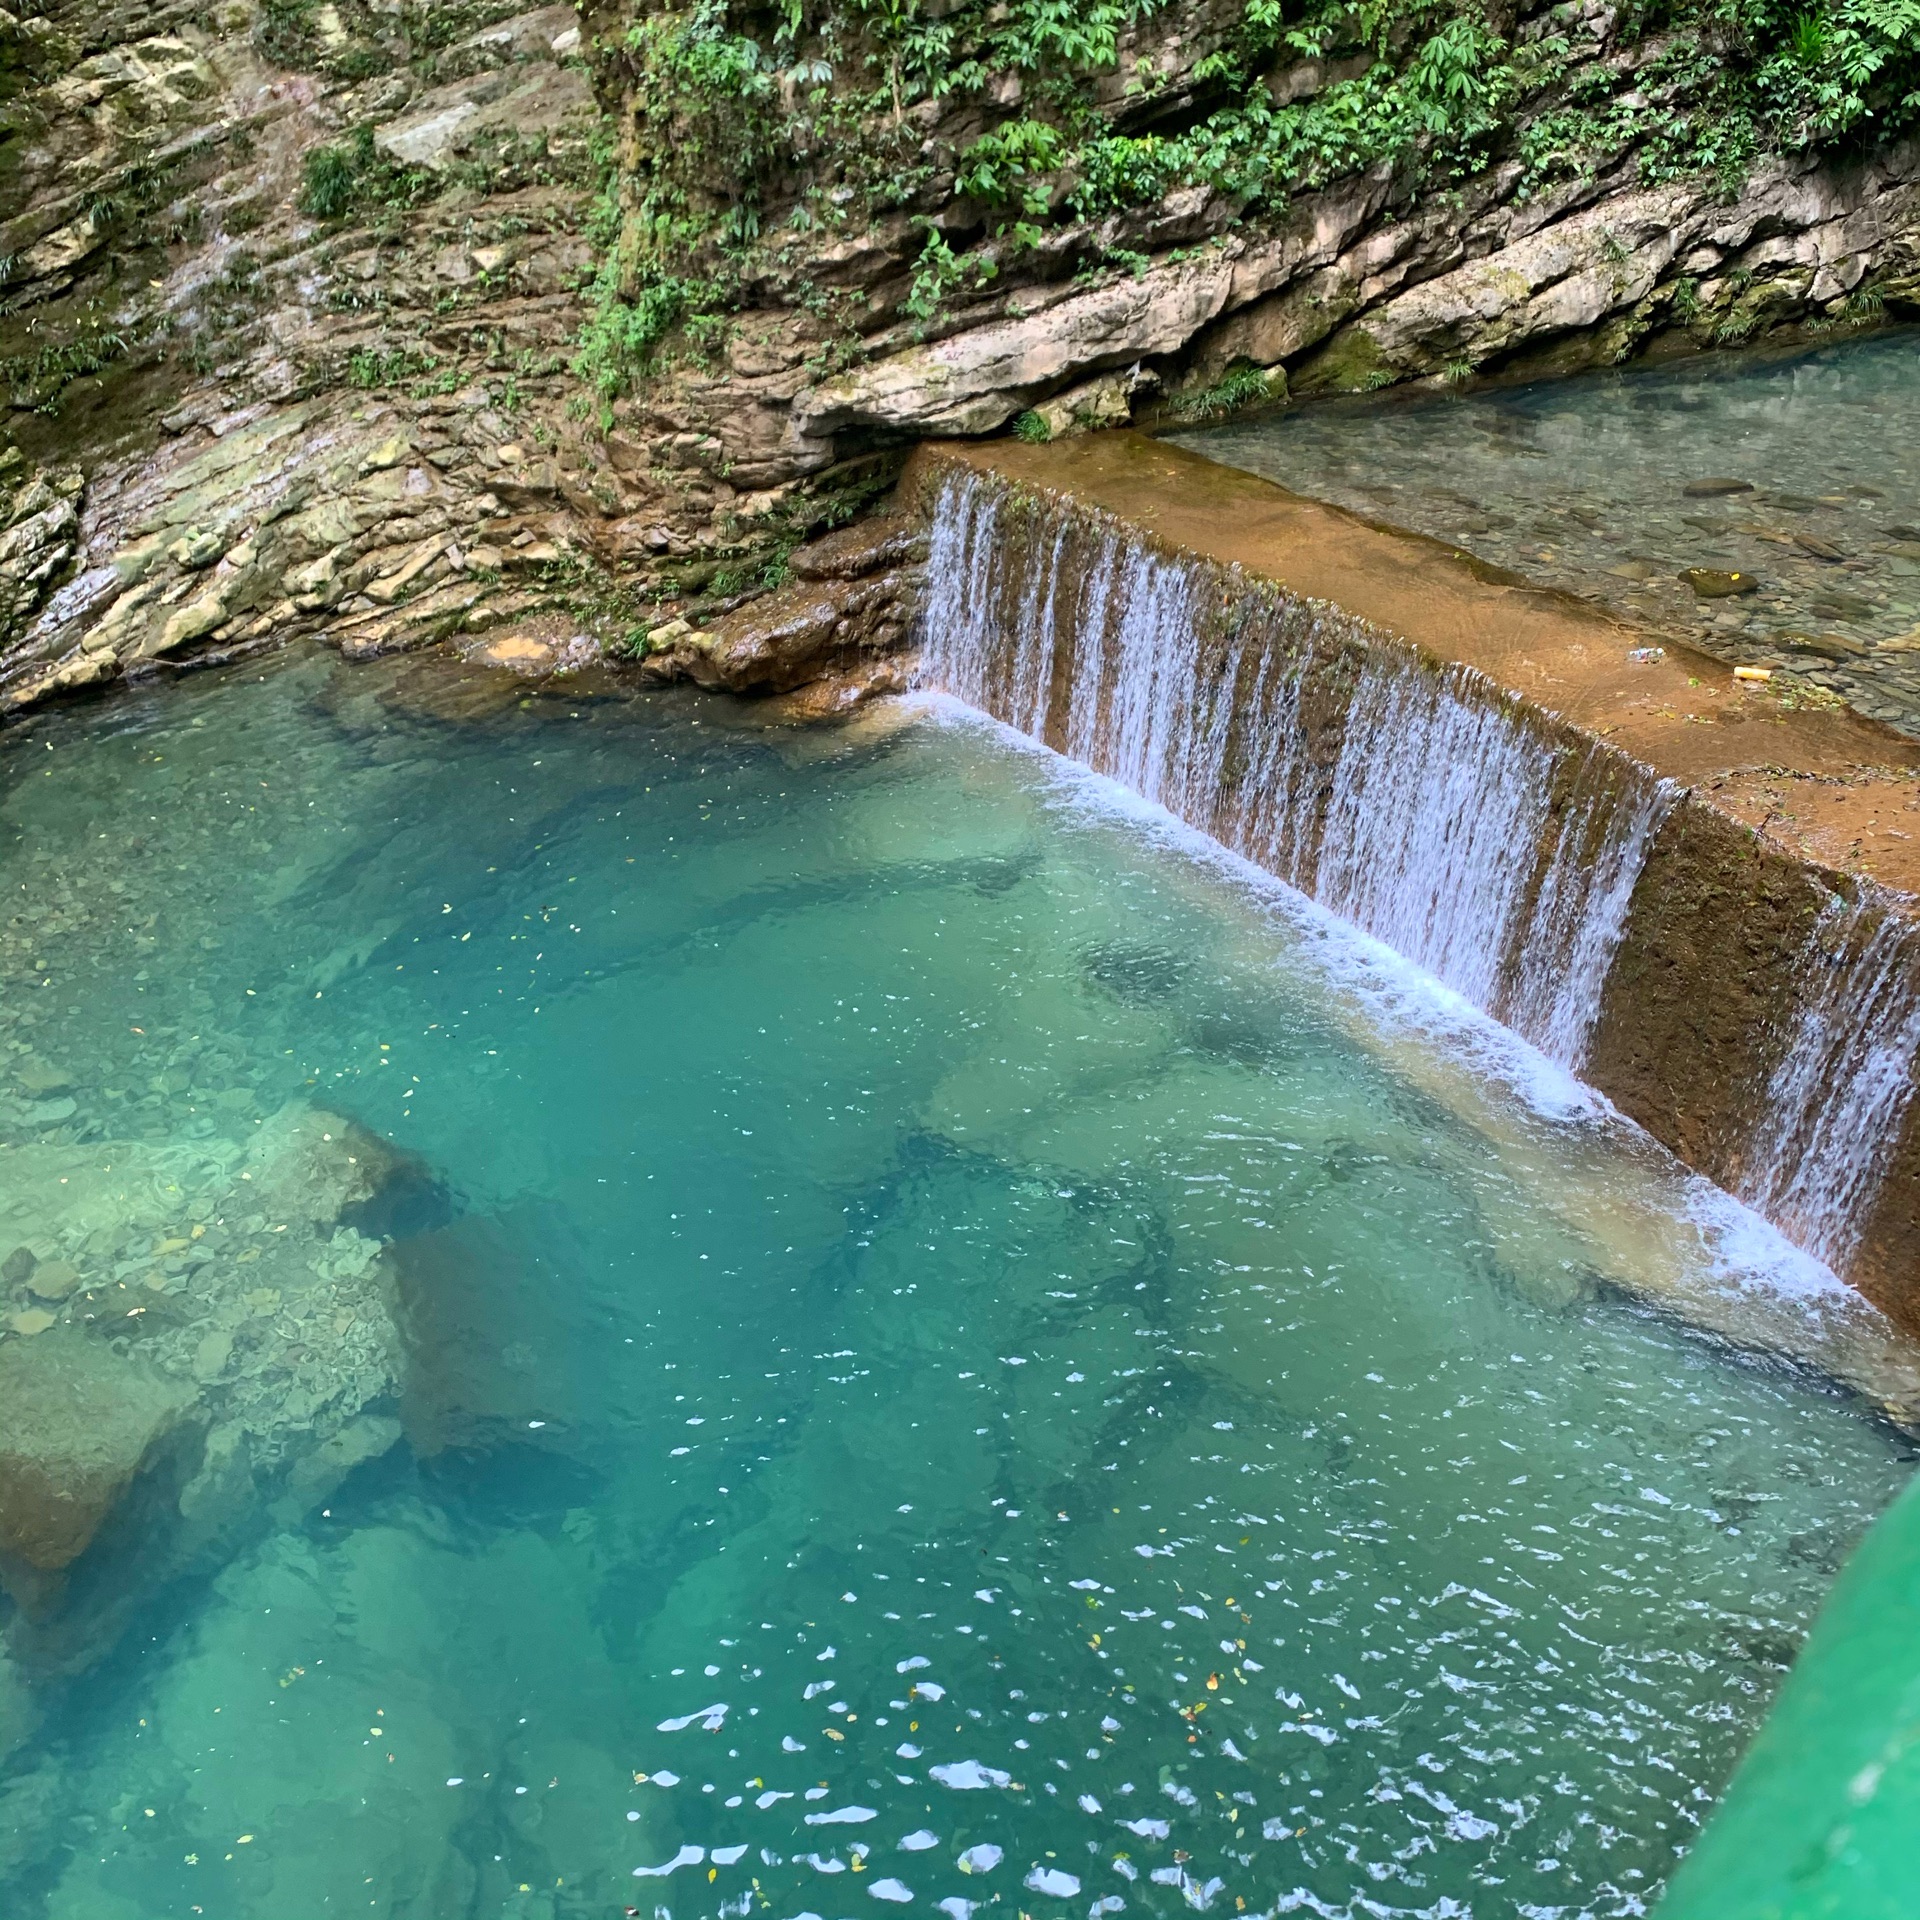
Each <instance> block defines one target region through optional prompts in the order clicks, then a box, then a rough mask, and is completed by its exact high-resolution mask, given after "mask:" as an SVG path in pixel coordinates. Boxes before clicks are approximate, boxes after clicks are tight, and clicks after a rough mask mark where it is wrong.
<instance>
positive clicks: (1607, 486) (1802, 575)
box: [1172, 327, 1920, 734]
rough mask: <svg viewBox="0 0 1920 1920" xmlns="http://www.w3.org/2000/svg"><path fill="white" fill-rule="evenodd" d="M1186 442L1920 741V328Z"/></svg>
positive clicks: (1379, 401) (1314, 414) (1346, 405)
mask: <svg viewBox="0 0 1920 1920" xmlns="http://www.w3.org/2000/svg"><path fill="white" fill-rule="evenodd" d="M1172 438H1173V439H1175V440H1176V441H1178V442H1179V443H1180V444H1181V445H1184V446H1187V447H1191V448H1193V449H1194V450H1195V451H1196V452H1199V453H1204V454H1205V455H1206V456H1207V457H1208V458H1209V459H1212V460H1219V461H1224V462H1226V463H1228V464H1229V465H1233V466H1241V467H1245V468H1247V469H1248V470H1249V471H1251V472H1254V473H1258V474H1262V475H1264V476H1265V477H1266V478H1267V479H1269V480H1277V481H1278V482H1279V483H1280V484H1281V485H1282V486H1286V487H1291V488H1292V489H1293V490H1294V491H1296V492H1298V493H1304V494H1310V495H1312V496H1313V497H1314V498H1316V499H1321V500H1331V501H1333V502H1335V503H1336V504H1338V505H1340V506H1343V507H1347V508H1349V509H1351V510H1352V511H1354V512H1357V513H1362V514H1365V515H1367V516H1368V517H1369V518H1371V519H1374V520H1382V521H1387V522H1391V523H1392V524H1393V525H1395V526H1401V527H1408V528H1411V529H1412V530H1413V531H1414V532H1416V533H1423V534H1427V535H1429V536H1430V537H1432V538H1433V539H1436V540H1444V541H1447V542H1449V543H1451V544H1453V545H1454V546H1457V547H1459V548H1461V549H1463V550H1464V551H1466V552H1468V553H1471V554H1474V555H1475V556H1477V557H1478V558H1480V559H1482V560H1486V561H1490V562H1492V563H1493V564H1494V565H1496V566H1501V567H1509V568H1511V569H1513V570H1514V571H1515V572H1516V573H1520V574H1523V575H1525V576H1526V577H1527V578H1529V579H1532V580H1539V581H1543V582H1545V583H1546V584H1548V585H1551V586H1556V587H1560V588H1564V589H1566V590H1567V591H1569V592H1572V593H1576V594H1579V595H1581V596H1582V597H1583V598H1587V599H1591V600H1595V601H1598V602H1599V603H1600V604H1601V605H1602V606H1604V607H1606V608H1607V609H1608V610H1609V611H1610V612H1612V613H1614V614H1616V615H1617V616H1618V617H1619V618H1621V619H1623V620H1626V621H1629V622H1631V623H1633V624H1634V625H1636V626H1639V627H1642V628H1645V629H1646V630H1647V633H1646V637H1647V638H1648V639H1649V640H1653V641H1658V640H1660V639H1661V638H1662V637H1669V636H1670V637H1672V638H1675V639H1684V640H1690V641H1692V642H1694V643H1695V644H1697V645H1700V646H1702V647H1705V648H1706V649H1707V650H1708V651H1710V652H1712V653H1715V654H1717V655H1719V656H1720V657H1721V658H1723V659H1726V660H1729V661H1733V662H1736V663H1751V664H1758V665H1766V666H1771V667H1773V668H1774V669H1775V670H1776V671H1778V672H1780V673H1783V674H1791V675H1793V676H1795V677H1796V678H1798V679H1802V680H1804V681H1805V682H1807V683H1808V684H1810V685H1812V686H1815V687H1819V688H1824V689H1826V690H1827V691H1828V692H1829V693H1830V694H1832V695H1835V696H1839V697H1843V698H1845V699H1846V700H1848V701H1849V702H1851V703H1852V704H1853V705H1854V706H1856V707H1858V708H1859V710H1860V711H1861V712H1863V713H1867V714H1870V715H1872V716H1873V717H1874V718H1876V719H1880V720H1885V721H1887V722H1889V723H1890V724H1892V725H1894V726H1898V727H1900V728H1901V729H1903V730H1904V731H1905V732H1907V733H1909V734H1920V328H1914V327H1895V328H1890V329H1888V330H1887V331H1885V332H1883V333H1876V334H1872V335H1869V336H1866V337H1852V338H1849V337H1846V336H1842V337H1840V338H1838V339H1835V340H1833V341H1830V342H1828V343H1827V344H1825V345H1822V346H1818V347H1815V348H1812V349H1809V348H1807V347H1805V346H1800V347H1797V348H1793V349H1786V350H1782V349H1771V350H1768V349H1762V350H1756V351H1753V352H1747V353H1714V354H1702V355H1696V356H1694V357H1692V358H1689V359H1684V360H1679V361H1674V362H1671V363H1669V364H1666V365H1655V366H1647V365H1644V364H1641V365H1633V366H1628V367H1624V368H1621V369H1619V370H1617V371H1611V372H1607V373H1594V374H1583V375H1581V376H1579V377H1577V378H1573V379H1566V380H1543V381H1539V382H1536V383H1532V384H1529V385H1524V386H1512V387H1500V386H1493V387H1486V388H1482V389H1479V390H1476V391H1470V392H1467V393H1463V394H1458V395H1432V394H1426V395H1419V396H1410V395H1405V394H1398V393H1396V394H1392V395H1380V396H1377V397H1373V398H1360V399H1353V400H1341V401H1332V402H1325V403H1321V404H1318V405H1314V406H1307V407H1300V408H1296V409H1294V410H1293V411H1291V412H1287V413H1283V414H1272V415H1267V416H1263V417H1256V418H1252V419H1249V420H1246V421H1243V422H1237V423H1232V424H1228V425H1225V426H1220V427H1214V428H1209V429H1205V430H1202V431H1197V432H1185V433H1179V434H1175V435H1173V436H1172ZM1693 570H1698V574H1697V577H1698V578H1699V579H1700V580H1701V582H1702V587H1703V589H1704V590H1698V589H1696V588H1695V586H1693V585H1691V584H1689V580H1688V578H1687V576H1688V574H1689V573H1690V572H1691V571H1693ZM1729 574H1733V575H1742V576H1744V577H1745V579H1746V580H1747V581H1749V582H1750V583H1751V588H1750V590H1749V591H1744V592H1739V591H1727V590H1723V587H1722V584H1721V583H1722V581H1723V580H1724V579H1725V577H1726V576H1728V575H1729Z"/></svg>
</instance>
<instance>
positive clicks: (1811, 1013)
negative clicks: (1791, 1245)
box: [1741, 889, 1920, 1270]
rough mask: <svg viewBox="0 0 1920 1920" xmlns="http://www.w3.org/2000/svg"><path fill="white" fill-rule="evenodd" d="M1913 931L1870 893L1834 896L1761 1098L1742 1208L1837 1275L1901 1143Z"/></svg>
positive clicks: (1914, 1046) (1909, 1084)
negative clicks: (1781, 1049)
mask: <svg viewBox="0 0 1920 1920" xmlns="http://www.w3.org/2000/svg"><path fill="white" fill-rule="evenodd" d="M1915 946H1916V942H1915V939H1914V936H1913V932H1912V929H1911V928H1910V927H1909V926H1908V925H1907V924H1906V923H1905V922H1904V921H1903V920H1902V919H1901V918H1900V917H1899V916H1898V915H1897V914H1894V913H1891V912H1889V911H1888V910H1887V904H1886V902H1885V901H1883V900H1881V899H1880V898H1878V897H1877V896H1876V895H1875V894H1874V892H1873V891H1872V890H1871V889H1868V890H1867V891H1866V892H1865V893H1864V894H1863V896H1862V898H1860V899H1859V900H1846V899H1842V898H1838V897H1836V898H1835V899H1833V900H1832V901H1830V902H1829V903H1828V905H1827V907H1826V908H1825V909H1824V910H1823V912H1822V913H1821V915H1820V917H1819V920H1818V921H1817V923H1816V924H1815V926H1814V929H1813V933H1812V935H1811V937H1810V938H1809V939H1808V942H1807V945H1806V948H1805V950H1804V952H1803V953H1802V955H1801V964H1800V967H1799V969H1798V972H1799V976H1800V977H1801V978H1802V979H1803V980H1806V981H1808V982H1810V983H1811V984H1810V990H1809V991H1808V992H1807V994H1806V995H1805V997H1804V999H1803V1000H1802V1002H1801V1005H1800V1008H1799V1010H1798V1014H1797V1017H1796V1019H1795V1021H1794V1025H1793V1031H1792V1034H1791V1037H1790V1039H1789V1041H1788V1044H1787V1049H1786V1052H1785V1053H1784V1054H1783V1055H1782V1057H1781V1060H1780V1063H1779V1065H1778V1066H1777V1067H1776V1068H1775V1069H1774V1073H1773V1078H1772V1081H1771V1083H1770V1084H1769V1086H1768V1088H1767V1100H1766V1114H1765V1118H1764V1120H1763V1121H1762V1123H1761V1126H1760V1129H1759V1131H1758V1133H1757V1134H1756V1135H1755V1138H1754V1142H1753V1146H1752V1149H1751V1151H1750V1156H1749V1170H1748V1173H1747V1177H1746V1179H1745V1181H1744V1182H1743V1183H1742V1185H1743V1191H1742V1193H1741V1198H1742V1199H1744V1200H1745V1201H1747V1203H1748V1204H1749V1205H1751V1206H1753V1207H1756V1208H1758V1209H1759V1210H1760V1211H1761V1212H1762V1213H1764V1214H1765V1215H1766V1216H1767V1217H1768V1218H1769V1219H1770V1220H1772V1221H1774V1222H1775V1223H1776V1224H1777V1225H1779V1226H1780V1227H1781V1228H1783V1229H1784V1230H1785V1231H1786V1232H1787V1233H1789V1234H1791V1235H1792V1237H1793V1238H1794V1239H1795V1240H1797V1241H1798V1242H1799V1243H1800V1244H1801V1245H1802V1246H1803V1247H1805V1248H1806V1249H1807V1250H1808V1251H1809V1252H1810V1253H1813V1254H1815V1255H1816V1256H1817V1257H1818V1258H1820V1259H1822V1260H1824V1261H1825V1262H1826V1263H1827V1265H1828V1266H1830V1267H1833V1268H1835V1269H1836V1270H1844V1268H1845V1267H1846V1265H1847V1263H1848V1261H1849V1260H1850V1259H1851V1258H1852V1255H1853V1252H1854V1249H1855V1247H1856V1246H1857V1245H1858V1243H1859V1240H1860V1235H1861V1232H1862V1230H1863V1228H1864V1227H1865V1225H1866V1218H1867V1213H1868V1211H1869V1209H1870V1207H1871V1205H1872V1202H1873V1199H1874V1196H1875V1194H1876V1193H1877V1192H1878V1191H1879V1187H1880V1182H1881V1179H1882V1177H1883V1176H1884V1174H1885V1172H1886V1170H1887V1167H1888V1165H1889V1163H1890V1162H1891V1160H1892V1158H1893V1153H1894V1149H1895V1147H1896V1146H1897V1145H1898V1143H1899V1138H1900V1123H1901V1121H1902V1120H1903V1119H1904V1118H1905V1117H1906V1110H1907V1106H1908V1104H1909V1102H1910V1101H1911V1100H1912V1098H1913V1092H1914V1063H1915V1059H1916V1056H1920V958H1917V957H1916V953H1915Z"/></svg>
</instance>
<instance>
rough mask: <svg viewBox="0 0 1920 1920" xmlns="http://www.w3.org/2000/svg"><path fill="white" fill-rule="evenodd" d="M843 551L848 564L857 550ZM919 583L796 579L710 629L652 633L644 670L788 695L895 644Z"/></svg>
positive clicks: (898, 571)
mask: <svg viewBox="0 0 1920 1920" xmlns="http://www.w3.org/2000/svg"><path fill="white" fill-rule="evenodd" d="M822 544H823V545H824V544H825V543H824V542H823V543H822ZM889 544H891V540H890V539H889V540H888V541H886V542H883V543H882V546H883V548H884V547H885V546H886V545H889ZM845 551H846V553H847V555H848V558H847V561H846V564H849V565H851V564H853V560H854V557H855V556H857V555H859V554H860V551H861V550H860V549H859V548H857V547H854V546H852V545H851V543H850V544H849V547H848V548H847V549H846V550H845ZM828 563H829V564H832V557H831V556H829V562H828ZM918 585H919V569H918V568H916V567H911V566H895V567H894V568H893V569H892V570H890V571H888V572H885V573H881V574H878V575H876V576H873V577H869V578H851V579H847V578H824V579H813V580H804V579H803V580H800V581H796V582H795V583H794V584H793V585H792V586H789V587H783V588H780V589H779V590H778V591H776V592H774V593H770V594H768V595H766V596H765V597H764V598H763V599H759V600H755V601H752V602H751V603H749V604H748V605H747V606H745V607H742V608H741V609H740V610H739V611H738V612H736V613H731V614H728V615H726V616H725V617H724V618H722V619H719V620H716V621H715V622H714V623H713V626H712V628H711V629H710V630H708V631H705V632H699V631H695V630H694V629H692V628H687V629H686V630H684V631H682V632H679V633H674V632H673V631H672V630H671V628H656V629H655V631H654V632H653V634H652V635H651V636H650V637H649V649H650V650H649V652H648V654H647V656H646V658H645V660H644V661H643V662H642V663H641V665H642V671H643V672H644V673H645V674H646V675H647V676H648V677H649V678H650V679H656V680H691V681H693V682H694V684H695V685H696V686H702V687H707V688H710V689H713V690H715V691H722V692H727V693H790V692H791V691H792V690H793V689H794V688H796V687H800V686H804V685H806V684H807V682H809V681H812V680H819V679H823V678H826V677H829V676H831V675H836V674H842V673H848V672H852V671H854V670H855V669H856V668H858V667H859V666H860V665H861V663H862V661H863V660H870V659H871V657H872V656H873V655H875V654H883V653H889V652H891V651H892V650H893V649H895V648H897V647H898V646H900V645H901V644H902V643H903V642H904V640H905V639H906V637H907V632H908V628H909V625H910V623H911V618H912V607H913V602H912V596H913V594H914V593H915V591H916V590H917V588H918Z"/></svg>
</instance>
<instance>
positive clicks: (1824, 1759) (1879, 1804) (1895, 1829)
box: [1655, 1479, 1920, 1920]
mask: <svg viewBox="0 0 1920 1920" xmlns="http://www.w3.org/2000/svg"><path fill="white" fill-rule="evenodd" d="M1655 1920H1920V1479H1916V1480H1915V1481H1914V1482H1913V1484H1912V1485H1910V1486H1909V1487H1908V1488H1907V1490H1906V1492H1905V1493H1904V1494H1902V1495H1901V1497H1900V1498H1899V1499H1898V1500H1897V1501H1895V1502H1894V1504H1893V1506H1892V1507H1891V1508H1890V1509H1889V1510H1888V1512H1887V1513H1886V1515H1885V1516H1884V1517H1883V1518H1882V1519H1881V1520H1880V1522H1879V1524H1878V1525H1877V1526H1875V1527H1874V1528H1873V1530H1872V1531H1871V1532H1870V1533H1869V1534H1868V1535H1867V1537H1866V1539H1865V1540H1863V1541H1862V1542H1861V1543H1860V1546H1859V1548H1858V1549H1857V1550H1856V1552H1855V1553H1854V1556H1853V1558H1852V1559H1851V1560H1849V1561H1848V1562H1847V1564H1846V1566H1845V1567H1844V1568H1843V1569H1842V1570H1841V1574H1840V1578H1839V1580H1838V1581H1837V1582H1836V1583H1835V1585H1834V1589H1833V1593H1832V1595H1831V1596H1830V1597H1829V1598H1828V1601H1827V1603H1826V1605H1825V1606H1824V1607H1823V1608H1822V1609H1821V1610H1820V1616H1819V1618H1818V1619H1817V1620H1815V1622H1814V1625H1813V1632H1812V1633H1811V1634H1810V1635H1809V1636H1808V1639H1807V1644H1806V1647H1805V1649H1804V1651H1803V1652H1802V1653H1801V1655H1800V1658H1799V1660H1798V1661H1797V1662H1796V1663H1795V1666H1794V1669H1793V1672H1792V1673H1791V1674H1789V1675H1788V1677H1787V1683H1786V1685H1785V1686H1784V1687H1783V1688H1782V1689H1781V1691H1780V1698H1779V1701H1778V1703H1777V1704H1776V1705H1775V1707H1774V1710H1773V1712H1772V1714H1771V1715H1770V1716H1769V1718H1768V1720H1767V1722H1766V1724H1765V1725H1764V1726H1763V1727H1762V1728H1761V1729H1760V1735H1759V1738H1758V1739H1757V1740H1755V1741H1754V1743H1753V1748H1752V1751H1751V1752H1749V1753H1748V1755H1747V1757H1746V1759H1745V1760H1744V1761H1743V1762H1742V1763H1741V1766H1740V1770H1739V1772H1738V1773H1736V1774H1735V1775H1734V1778H1733V1785H1732V1786H1731V1787H1730V1788H1729V1789H1728V1790H1727V1797H1726V1800H1725V1801H1724V1803H1723V1804H1722V1805H1721V1807H1720V1810H1719V1811H1718V1812H1717V1813H1716V1814H1715V1815H1714V1816H1713V1818H1712V1819H1711V1820H1710V1821H1709V1822H1708V1824H1707V1829H1706V1831H1705V1833H1704V1834H1702V1836H1701V1838H1700V1842H1699V1844H1698V1845H1697V1846H1696V1847H1695V1848H1694V1850H1693V1851H1692V1853H1690V1854H1689V1855H1688V1856H1687V1858H1686V1860H1685V1861H1684V1862H1683V1863H1682V1864H1681V1867H1680V1870H1679V1871H1678V1872H1677V1873H1676V1874H1675V1875H1674V1877H1673V1881H1672V1884H1671V1886H1670V1887H1669V1888H1668V1891H1667V1896H1666V1898H1665V1900H1663V1901H1662V1902H1661V1904H1660V1907H1659V1909H1658V1911H1657V1914H1656V1916H1655Z"/></svg>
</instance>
